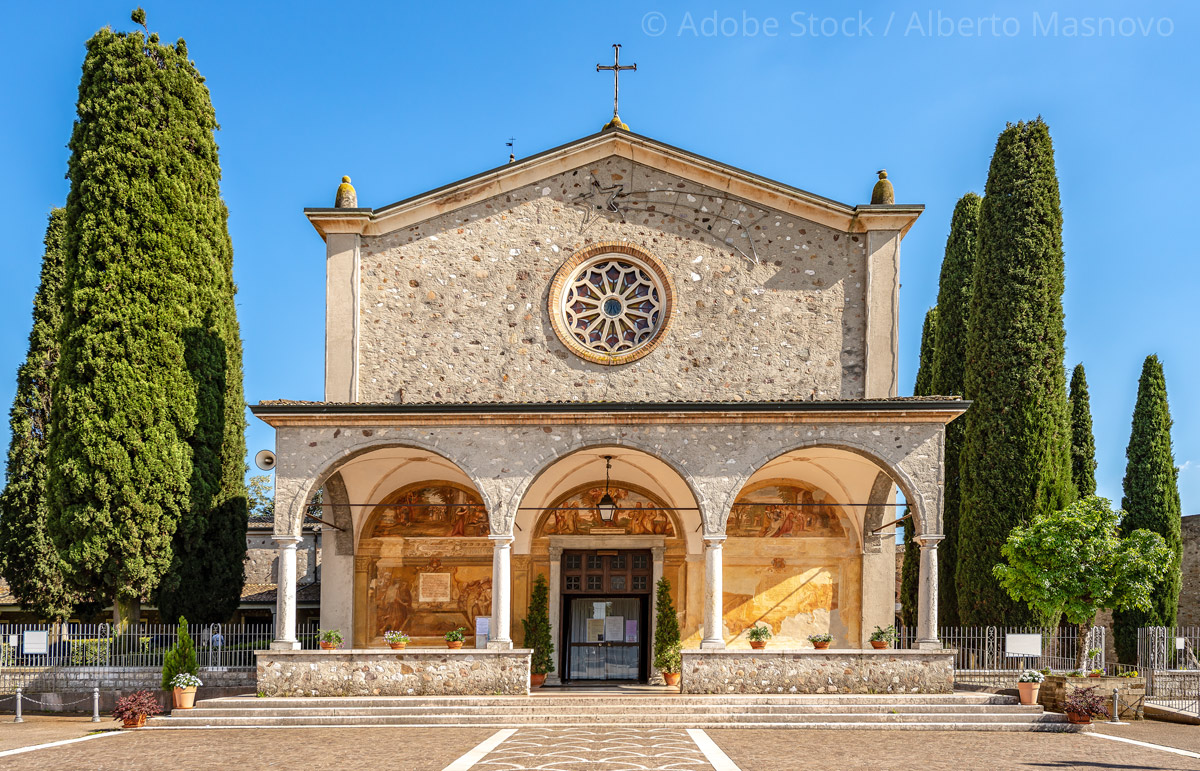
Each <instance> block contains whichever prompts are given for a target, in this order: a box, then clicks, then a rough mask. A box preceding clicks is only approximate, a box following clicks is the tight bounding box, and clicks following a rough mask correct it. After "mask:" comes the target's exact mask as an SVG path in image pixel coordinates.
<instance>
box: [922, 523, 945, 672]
mask: <svg viewBox="0 0 1200 771" xmlns="http://www.w3.org/2000/svg"><path fill="white" fill-rule="evenodd" d="M945 537H946V536H944V535H918V536H916V540H917V543H918V544H919V545H920V547H921V569H920V574H919V578H918V584H919V585H918V588H917V648H919V649H921V650H940V649H941V647H942V642H941V640H939V639H938V607H937V602H938V563H937V546H938V541H940V540H942V539H943V538H945Z"/></svg>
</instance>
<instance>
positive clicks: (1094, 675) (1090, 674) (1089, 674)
mask: <svg viewBox="0 0 1200 771" xmlns="http://www.w3.org/2000/svg"><path fill="white" fill-rule="evenodd" d="M1088 677H1100V675H1096V674H1092V673H1090V672H1089V673H1088Z"/></svg>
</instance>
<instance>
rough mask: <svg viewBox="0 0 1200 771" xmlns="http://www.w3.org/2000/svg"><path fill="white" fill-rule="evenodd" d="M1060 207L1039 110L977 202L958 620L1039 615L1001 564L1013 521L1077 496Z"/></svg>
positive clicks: (1002, 146)
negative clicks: (1015, 595)
mask: <svg viewBox="0 0 1200 771" xmlns="http://www.w3.org/2000/svg"><path fill="white" fill-rule="evenodd" d="M1063 282H1064V277H1063V250H1062V211H1061V210H1060V208H1059V197H1058V178H1057V176H1056V174H1055V170H1054V148H1053V146H1052V143H1051V141H1050V129H1049V128H1048V127H1047V126H1046V124H1045V123H1044V122H1043V121H1042V120H1041V119H1040V118H1039V119H1037V120H1035V121H1032V122H1029V123H1018V124H1016V125H1012V124H1010V125H1009V126H1008V127H1007V128H1006V129H1005V130H1004V132H1003V133H1001V134H1000V137H999V139H998V140H997V142H996V151H995V154H994V155H993V156H992V163H991V168H990V169H989V171H988V180H987V187H986V190H985V192H984V198H983V206H982V208H981V210H980V223H979V254H978V256H977V257H976V260H975V270H974V273H973V274H972V279H971V283H972V290H971V313H970V319H971V321H970V324H969V325H968V329H967V357H966V368H965V376H964V377H965V381H964V385H965V396H966V397H967V398H968V399H971V400H972V401H973V404H972V406H971V409H970V410H969V411H968V412H967V415H966V424H965V433H964V438H963V450H962V454H961V456H960V461H959V464H960V465H959V475H960V479H961V491H962V492H961V499H960V500H961V502H960V509H959V532H958V565H957V569H956V572H955V575H956V577H957V581H956V583H957V585H958V586H957V589H958V611H959V621H960V623H962V624H965V625H968V626H989V625H1027V624H1030V623H1034V622H1035V621H1037V620H1039V619H1035V618H1034V616H1032V615H1031V613H1030V611H1029V609H1028V608H1027V607H1025V606H1023V605H1021V604H1019V603H1016V602H1014V601H1013V600H1012V599H1011V597H1010V596H1009V594H1008V593H1007V592H1006V591H1005V590H1004V589H1003V588H1002V587H1001V586H1000V584H999V583H998V582H997V581H996V578H995V576H994V574H993V572H992V567H993V566H994V565H995V564H996V563H997V562H999V560H1000V548H1001V546H1002V545H1003V544H1004V543H1005V541H1006V540H1007V538H1008V534H1009V532H1010V531H1011V530H1012V529H1013V528H1014V527H1016V526H1018V525H1021V524H1024V523H1026V522H1029V521H1030V520H1032V519H1033V518H1034V517H1036V516H1038V515H1041V514H1048V513H1050V512H1054V511H1059V510H1060V509H1063V508H1065V507H1066V506H1067V505H1069V504H1070V503H1071V502H1072V501H1073V500H1074V499H1075V498H1076V494H1075V485H1074V483H1073V482H1072V481H1071V437H1070V421H1069V416H1068V412H1067V388H1066V373H1065V372H1064V370H1063V355H1064V343H1065V336H1066V335H1065V332H1064V329H1063V309H1062V294H1063Z"/></svg>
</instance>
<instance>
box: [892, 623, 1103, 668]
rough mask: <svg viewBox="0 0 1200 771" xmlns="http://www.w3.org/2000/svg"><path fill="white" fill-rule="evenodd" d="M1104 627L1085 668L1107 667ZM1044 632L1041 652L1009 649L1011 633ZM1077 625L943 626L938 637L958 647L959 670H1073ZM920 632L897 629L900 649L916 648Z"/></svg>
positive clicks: (1093, 635) (1096, 630)
mask: <svg viewBox="0 0 1200 771" xmlns="http://www.w3.org/2000/svg"><path fill="white" fill-rule="evenodd" d="M1106 631H1107V630H1105V628H1104V627H1101V626H1097V627H1092V629H1091V632H1090V633H1089V634H1088V640H1087V648H1085V652H1087V651H1091V650H1097V651H1099V653H1098V654H1096V655H1093V656H1090V657H1086V666H1085V669H1087V670H1092V669H1106V665H1105V654H1104V642H1105V632H1106ZM1010 634H1014V635H1033V634H1037V635H1041V647H1040V653H1039V654H1038V655H1031V654H1028V652H1027V651H1022V654H1024V655H1016V653H1015V651H1010V650H1008V641H1009V637H1008V636H1009V635H1010ZM1078 634H1079V633H1078V630H1077V629H1076V628H1075V627H1066V626H1064V627H1059V628H1057V629H1045V628H1039V627H1002V626H971V627H942V628H941V629H939V630H938V636H939V638H940V640H941V642H942V647H943V648H953V649H955V656H954V668H955V670H957V671H958V672H1014V673H1020V672H1022V671H1023V670H1026V669H1051V670H1055V671H1063V672H1070V671H1073V670H1074V669H1075V668H1076V667H1077V666H1078V653H1079V636H1078ZM916 641H917V632H916V629H915V628H913V627H900V628H899V629H898V630H897V640H896V647H897V648H913V647H915V645H916Z"/></svg>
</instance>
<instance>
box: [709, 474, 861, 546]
mask: <svg viewBox="0 0 1200 771" xmlns="http://www.w3.org/2000/svg"><path fill="white" fill-rule="evenodd" d="M845 516H846V515H845V512H843V510H842V508H841V507H840V506H839V505H838V504H837V502H836V501H834V500H833V498H832V497H831V496H829V495H828V494H827V493H826V492H825V491H824V490H820V489H818V488H816V487H812V486H810V485H806V484H804V483H802V482H795V481H791V480H789V481H770V482H767V483H766V484H763V485H756V486H755V488H753V489H751V490H750V491H748V492H744V493H742V495H740V496H739V497H738V501H737V503H736V504H734V506H733V509H732V511H731V512H730V514H729V522H728V524H727V525H726V530H725V532H726V534H727V535H729V536H730V537H749V538H842V537H844V536H845V535H846V528H845V526H844V525H843V522H844V518H845Z"/></svg>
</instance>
